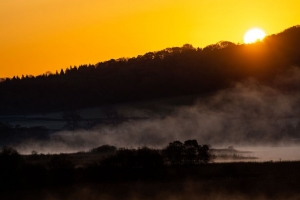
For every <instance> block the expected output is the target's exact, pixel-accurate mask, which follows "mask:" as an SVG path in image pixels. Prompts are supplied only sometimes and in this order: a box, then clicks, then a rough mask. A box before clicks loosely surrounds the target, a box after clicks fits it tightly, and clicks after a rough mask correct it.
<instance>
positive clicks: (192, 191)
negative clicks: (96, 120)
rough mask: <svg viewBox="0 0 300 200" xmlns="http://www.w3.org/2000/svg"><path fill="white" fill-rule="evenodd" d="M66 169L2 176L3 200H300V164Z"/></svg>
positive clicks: (40, 169) (39, 169)
mask: <svg viewBox="0 0 300 200" xmlns="http://www.w3.org/2000/svg"><path fill="white" fill-rule="evenodd" d="M64 166H65V167H60V168H55V167H53V168H45V167H43V165H37V164H30V165H27V166H25V167H24V168H22V169H18V170H16V171H15V173H14V174H11V173H1V189H0V193H1V195H0V199H22V200H23V199H30V200H33V199H39V200H60V199H64V200H73V199H84V200H98V199H222V200H223V199H300V189H299V188H300V187H299V182H300V170H299V169H300V162H265V163H210V164H202V165H197V166H176V167H175V166H172V167H168V166H161V167H152V168H139V169H137V168H135V169H133V168H124V167H121V168H120V167H110V168H107V167H103V166H99V165H96V164H95V165H88V166H85V167H79V168H71V167H68V166H67V164H66V163H65V164H64ZM11 170H12V169H11ZM8 171H10V170H8ZM8 171H7V172H8ZM2 172H3V171H2ZM11 172H12V171H11Z"/></svg>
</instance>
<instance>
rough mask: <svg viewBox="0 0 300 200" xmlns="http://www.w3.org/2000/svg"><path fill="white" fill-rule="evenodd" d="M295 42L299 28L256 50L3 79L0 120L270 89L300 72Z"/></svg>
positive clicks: (166, 55) (149, 56) (189, 51)
mask: <svg viewBox="0 0 300 200" xmlns="http://www.w3.org/2000/svg"><path fill="white" fill-rule="evenodd" d="M299 36H300V27H299V26H295V27H291V28H289V29H287V30H285V31H283V32H281V33H279V34H276V35H271V36H268V37H266V38H265V39H264V40H263V41H262V42H257V43H254V44H234V43H231V42H227V41H222V42H219V43H217V44H213V45H209V46H207V47H205V48H194V47H193V46H192V45H190V44H186V45H183V46H182V47H173V48H166V49H164V50H161V51H157V52H148V53H146V54H144V55H140V56H137V57H133V58H120V59H116V60H115V59H111V60H108V61H105V62H99V63H97V64H88V65H80V66H71V67H69V68H67V69H65V70H64V69H61V70H58V71H56V72H55V73H51V72H47V73H45V74H42V75H39V76H30V75H22V76H21V77H18V76H15V77H13V78H7V79H3V80H2V81H0V94H1V98H0V114H29V113H43V112H50V111H58V110H76V109H81V108H85V107H91V106H99V105H103V104H113V103H122V102H130V101H141V100H148V99H153V98H162V97H174V96H183V95H206V94H209V93H212V92H215V91H217V90H220V89H223V88H226V87H229V86H230V85H231V84H232V83H233V82H236V81H241V80H244V79H246V78H248V77H254V78H256V79H258V80H259V81H262V82H266V83H269V84H274V83H272V80H273V78H274V77H275V76H276V75H278V74H280V73H282V71H284V70H286V69H287V68H288V67H289V66H292V65H297V66H300V55H299V52H300V51H299V46H300V37H299Z"/></svg>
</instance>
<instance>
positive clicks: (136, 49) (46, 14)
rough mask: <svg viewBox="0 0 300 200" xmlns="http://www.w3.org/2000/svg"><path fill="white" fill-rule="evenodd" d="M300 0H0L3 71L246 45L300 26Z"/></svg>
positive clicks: (38, 69)
mask: <svg viewBox="0 0 300 200" xmlns="http://www.w3.org/2000/svg"><path fill="white" fill-rule="evenodd" d="M299 10H300V1H299V0H284V1H283V0H251V1H250V0H248V1H246V0H0V77H12V76H14V75H19V76H21V75H22V74H24V75H26V74H28V75H30V74H31V75H38V74H42V73H45V72H46V71H51V72H55V71H56V70H60V69H61V68H63V69H65V68H67V67H69V66H70V65H72V66H74V65H77V66H78V65H80V64H89V63H90V64H95V63H97V62H100V61H105V60H109V59H111V58H120V57H134V56H137V55H142V54H145V53H146V52H150V51H157V50H161V49H164V48H167V47H174V46H182V45H183V44H186V43H189V44H192V45H193V46H194V47H205V46H206V45H209V44H212V43H216V42H218V41H220V40H228V41H232V42H235V43H238V42H240V43H242V42H243V36H244V34H245V32H246V31H247V30H248V29H250V28H252V27H260V28H262V29H263V30H264V31H265V32H266V34H267V35H269V34H274V33H278V32H280V31H283V30H284V29H286V28H289V27H291V26H294V25H297V24H300V23H299V21H300V12H299Z"/></svg>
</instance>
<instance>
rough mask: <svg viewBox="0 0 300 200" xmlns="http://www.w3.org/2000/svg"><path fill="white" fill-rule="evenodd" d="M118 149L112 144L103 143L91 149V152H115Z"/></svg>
mask: <svg viewBox="0 0 300 200" xmlns="http://www.w3.org/2000/svg"><path fill="white" fill-rule="evenodd" d="M116 151H117V147H115V146H111V145H102V146H100V147H96V148H93V149H91V150H90V152H91V153H114V152H116Z"/></svg>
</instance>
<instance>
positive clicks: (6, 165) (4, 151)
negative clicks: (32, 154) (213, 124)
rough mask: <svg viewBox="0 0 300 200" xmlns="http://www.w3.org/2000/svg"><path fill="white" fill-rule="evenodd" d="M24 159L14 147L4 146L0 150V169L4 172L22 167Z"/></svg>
mask: <svg viewBox="0 0 300 200" xmlns="http://www.w3.org/2000/svg"><path fill="white" fill-rule="evenodd" d="M23 162H24V160H23V158H22V156H21V155H20V154H19V153H18V152H17V151H16V150H15V149H13V148H12V147H2V148H1V151H0V170H1V172H3V173H6V172H13V171H15V170H18V169H20V167H21V166H22V164H23Z"/></svg>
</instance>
